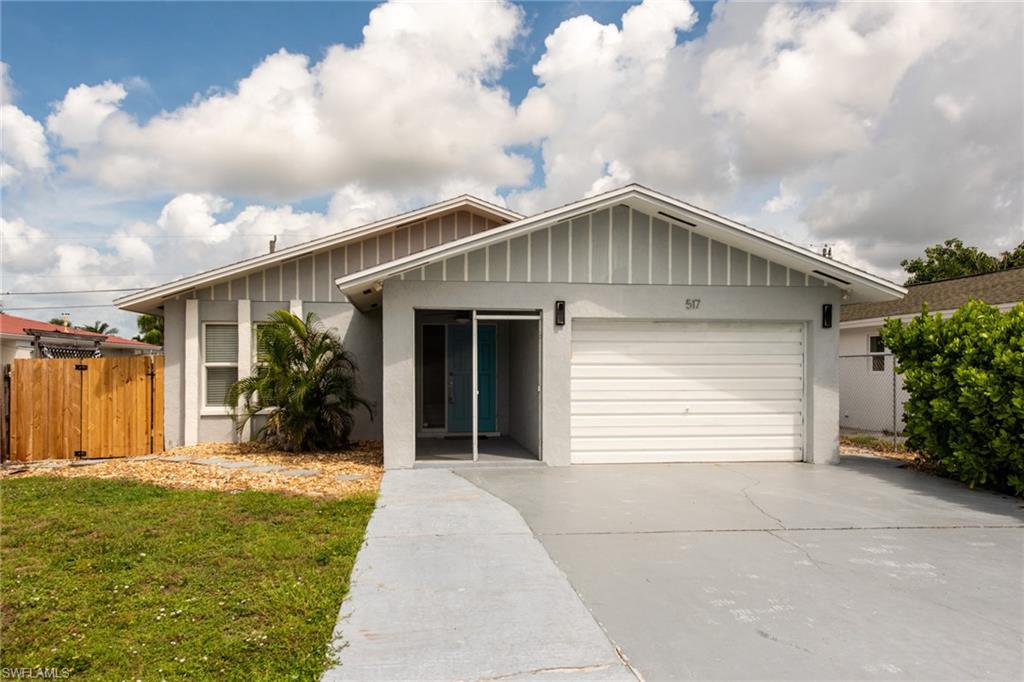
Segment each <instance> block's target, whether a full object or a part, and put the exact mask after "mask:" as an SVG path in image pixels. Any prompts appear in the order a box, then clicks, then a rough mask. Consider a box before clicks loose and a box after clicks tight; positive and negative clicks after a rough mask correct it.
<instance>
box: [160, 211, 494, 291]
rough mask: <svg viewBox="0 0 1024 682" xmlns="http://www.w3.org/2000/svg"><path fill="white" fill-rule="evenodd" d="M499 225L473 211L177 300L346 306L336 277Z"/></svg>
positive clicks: (398, 230) (301, 258) (406, 227)
mask: <svg viewBox="0 0 1024 682" xmlns="http://www.w3.org/2000/svg"><path fill="white" fill-rule="evenodd" d="M500 224H502V223H499V222H498V221H496V220H493V219H490V218H487V217H484V216H482V215H478V214H476V213H473V212H471V211H465V210H462V211H454V212H452V213H449V214H446V215H440V216H437V217H434V218H431V219H428V220H423V221H420V222H415V223H410V224H407V225H402V226H401V227H397V228H394V229H392V230H389V231H387V232H384V233H382V234H376V235H373V236H370V237H366V238H364V239H360V240H358V241H353V242H351V243H349V244H345V245H343V246H338V247H335V248H333V249H330V250H324V251H319V252H315V253H310V254H307V255H304V256H299V257H297V258H295V259H293V260H289V261H284V262H282V263H277V264H274V265H271V266H268V267H265V268H263V269H260V270H257V271H255V272H251V273H249V274H247V275H244V276H240V277H237V278H234V279H230V280H224V281H222V282H217V283H215V284H212V285H209V286H204V287H202V288H200V289H197V290H195V291H192V292H189V293H186V294H182V295H180V296H178V297H176V298H177V299H190V298H195V299H199V300H201V301H238V300H251V301H292V300H300V301H321V302H325V303H332V302H338V303H341V302H344V301H345V296H344V295H343V294H342V293H341V292H340V291H338V288H337V287H336V286H335V285H334V280H335V279H336V278H337V277H341V276H343V275H348V274H351V273H353V272H358V271H359V270H364V269H366V268H370V267H373V266H375V265H380V264H381V263H387V262H389V261H392V260H394V259H396V258H401V257H402V256H407V255H409V254H411V253H417V252H419V251H423V250H424V249H428V248H430V247H433V246H437V245H438V244H444V243H446V242H450V241H453V240H455V239H460V238H462V237H467V236H469V235H473V234H478V233H480V232H483V231H485V230H490V229H492V228H494V227H497V226H499V225H500Z"/></svg>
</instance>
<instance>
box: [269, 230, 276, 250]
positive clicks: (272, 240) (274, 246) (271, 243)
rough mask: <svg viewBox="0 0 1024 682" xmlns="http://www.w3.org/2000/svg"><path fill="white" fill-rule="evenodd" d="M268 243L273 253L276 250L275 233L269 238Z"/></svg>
mask: <svg viewBox="0 0 1024 682" xmlns="http://www.w3.org/2000/svg"><path fill="white" fill-rule="evenodd" d="M269 245H270V253H274V252H275V251H277V235H276V234H275V235H274V238H273V239H271V240H270V244H269Z"/></svg>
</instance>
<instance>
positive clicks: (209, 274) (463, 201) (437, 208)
mask: <svg viewBox="0 0 1024 682" xmlns="http://www.w3.org/2000/svg"><path fill="white" fill-rule="evenodd" d="M461 207H473V208H476V209H477V210H478V211H481V212H484V213H490V214H493V215H495V216H498V217H501V218H504V219H506V220H511V221H513V222H515V221H519V220H522V219H523V217H524V216H523V215H522V214H520V213H517V212H515V211H512V210H510V209H507V208H505V207H503V206H498V205H497V204H492V203H490V202H487V201H484V200H482V199H479V198H477V197H474V196H471V195H468V194H463V195H460V196H457V197H453V198H451V199H446V200H444V201H440V202H437V203H434V204H430V205H428V206H424V207H422V208H418V209H415V210H413V211H408V212H406V213H402V214H399V215H396V216H391V217H389V218H383V219H381V220H377V221H374V222H372V223H367V224H365V225H361V226H358V227H355V228H352V229H349V230H345V231H343V232H340V233H337V234H332V235H326V236H324V237H320V238H319V239H314V240H312V241H308V242H303V243H302V244H296V245H294V246H289V247H287V248H283V249H281V250H280V251H275V252H273V253H266V254H261V255H259V256H255V257H253V258H248V259H246V260H243V261H239V262H237V263H231V264H229V265H225V266H221V267H219V268H214V269H213V270H207V271H204V272H200V273H197V274H195V275H190V276H188V277H183V278H182V279H179V280H175V281H173V282H167V283H165V284H160V285H157V286H155V287H150V288H148V289H144V290H143V291H139V292H136V293H133V294H128V295H126V296H121V297H119V298H116V299H114V301H113V304H114V305H115V306H116V307H118V308H120V309H121V310H128V311H131V312H137V313H154V312H158V311H159V309H160V306H161V304H162V303H163V301H164V300H166V299H167V298H169V297H171V296H178V295H181V294H183V293H188V292H190V291H192V290H194V289H196V288H200V287H203V286H205V284H206V283H208V282H215V281H220V280H223V279H231V278H234V277H238V276H240V275H242V274H243V273H244V272H247V271H249V270H252V269H257V268H260V267H266V266H268V265H273V264H274V263H284V262H286V261H289V260H292V259H296V258H301V257H302V256H304V255H306V254H307V253H310V252H315V251H320V250H322V249H326V248H335V247H336V246H338V245H339V244H345V243H347V242H349V241H353V240H357V239H360V238H362V237H365V236H367V235H369V234H372V233H374V232H378V231H382V230H387V229H391V228H393V227H397V226H400V225H403V224H405V223H410V222H416V221H417V219H419V218H420V217H426V216H429V215H431V214H433V213H438V212H443V211H449V210H455V209H458V208H461Z"/></svg>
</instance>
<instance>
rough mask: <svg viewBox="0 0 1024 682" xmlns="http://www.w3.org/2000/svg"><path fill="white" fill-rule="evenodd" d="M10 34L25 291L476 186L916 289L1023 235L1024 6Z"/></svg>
mask: <svg viewBox="0 0 1024 682" xmlns="http://www.w3.org/2000/svg"><path fill="white" fill-rule="evenodd" d="M0 20H2V21H0V62H2V66H3V73H4V81H3V88H2V93H3V101H2V105H3V107H4V116H3V117H2V118H0V124H2V126H3V130H2V133H3V142H4V144H3V148H2V149H0V164H2V165H0V167H2V168H3V171H4V176H3V189H2V197H3V205H2V207H0V218H2V220H3V224H2V230H0V232H2V234H0V237H2V242H3V251H2V253H0V291H14V292H18V291H38V290H46V289H53V288H54V287H55V286H57V285H59V286H60V287H62V288H66V289H89V288H108V287H117V286H145V285H150V284H156V283H159V282H161V281H164V280H167V279H169V278H173V277H174V276H178V275H183V274H188V273H192V272H196V271H201V270H204V269H208V268H211V267H215V266H217V265H221V264H223V263H225V262H229V261H234V260H238V259H241V258H245V257H247V256H251V255H254V254H255V253H258V252H259V251H260V250H262V249H264V248H265V243H266V236H267V235H269V234H278V235H280V236H281V242H282V243H283V244H287V243H295V242H297V241H301V240H304V239H307V238H310V237H313V236H317V235H321V234H325V233H330V232H335V231H337V230H339V229H344V228H346V227H349V226H351V225H354V224H358V223H359V222H360V221H366V220H369V219H373V218H377V217H382V216H383V215H388V214H392V213H395V212H398V211H402V210H407V209H409V208H413V207H415V206H418V205H423V204H424V203H429V202H430V201H435V200H438V199H442V198H446V197H447V196H450V195H452V194H456V193H462V192H471V193H474V194H478V195H480V196H482V197H484V198H488V199H491V200H494V201H503V202H506V203H507V204H508V205H510V206H511V207H512V208H515V209H517V210H519V211H522V212H527V213H529V212H533V211H538V210H542V209H544V208H547V207H550V206H554V205H558V204H563V203H566V202H568V201H572V200H574V199H578V198H580V197H582V196H584V195H588V194H593V193H596V192H600V191H603V190H605V189H609V188H612V187H615V186H619V185H622V184H625V183H627V182H641V183H643V184H646V185H648V186H651V187H654V188H656V189H659V190H661V191H664V192H667V193H669V194H672V195H674V196H677V197H679V198H681V199H684V200H687V201H691V202H693V203H695V204H698V205H701V206H704V207H706V208H709V209H712V210H715V211H717V212H719V213H722V214H725V215H729V216H730V217H734V218H736V219H739V220H742V221H744V222H747V223H748V224H751V225H753V226H755V227H758V228H761V229H764V230H766V231H769V232H773V233H776V234H779V235H781V236H783V237H786V238H788V239H790V240H791V241H794V242H797V243H800V244H804V245H813V246H814V247H815V248H817V247H820V246H821V245H823V244H826V243H828V244H831V245H833V253H834V254H835V255H836V256H837V257H839V258H841V259H843V260H846V261H848V262H851V263H853V264H855V265H858V266H860V267H864V268H868V269H871V270H874V271H876V272H878V273H880V274H883V275H886V276H889V277H891V278H894V279H900V278H901V277H902V273H901V272H900V269H899V265H898V264H899V261H900V260H901V259H902V258H906V257H913V256H915V255H918V254H919V253H920V252H921V251H922V250H923V248H924V247H925V246H927V245H930V244H934V243H936V242H939V241H942V240H943V239H946V238H949V237H953V236H961V237H964V238H965V239H966V240H967V241H969V242H972V243H975V244H977V245H979V246H981V247H982V248H985V249H988V250H989V251H992V252H998V251H999V250H1002V249H1006V248H1009V247H1012V246H1013V245H1015V244H1016V243H1017V242H1019V241H1021V238H1022V237H1024V225H1022V222H1024V221H1022V219H1021V215H1022V213H1024V211H1022V208H1021V186H1022V185H1024V169H1022V167H1024V161H1022V159H1024V141H1022V131H1021V127H1020V125H1019V122H1020V120H1022V119H1024V92H1022V90H1024V88H1022V85H1021V84H1022V83H1024V66H1022V64H1021V60H1020V59H1019V56H1020V54H1021V52H1022V50H1024V44H1022V43H1024V37H1022V33H1024V28H1022V27H1024V6H1021V5H1013V4H999V3H987V4H982V5H972V4H952V3H846V2H836V3H803V4H796V3H779V4H771V3H727V4H720V5H714V4H712V3H694V4H691V3H688V2H687V0H669V1H667V2H655V1H653V0H650V1H649V2H646V3H642V4H640V5H637V4H635V3H626V2H528V3H518V4H515V5H512V4H509V3H508V2H507V0H506V1H505V2H495V3H488V4H482V3H465V4H457V3H448V4H443V3H420V4H411V5H403V4H400V3H383V4H380V5H377V4H371V3H341V2H338V3H333V2H257V3H243V2H221V3H207V2H180V3H178V2H174V3H172V2H149V3H144V2H102V3H93V2H76V3H58V2H3V3H2V4H0ZM364 31H365V34H364ZM364 35H365V36H366V37H365V38H364ZM337 45H344V46H345V48H346V49H345V50H344V51H338V50H334V51H329V50H330V48H331V47H332V46H337ZM282 50H283V51H284V52H281V51H282ZM538 74H539V75H538ZM506 93H507V98H506ZM965 226H969V227H965ZM110 298H111V296H109V295H108V296H101V295H98V294H87V293H83V294H82V295H79V296H71V297H68V298H66V299H65V300H63V301H61V302H60V303H54V308H53V309H52V310H47V311H41V312H38V313H34V314H37V315H39V316H45V315H47V314H49V313H50V312H59V311H60V308H61V306H62V305H72V304H75V305H85V304H96V305H108V304H109V300H110ZM41 302H42V299H38V298H33V297H23V296H19V295H5V296H3V299H2V304H3V305H4V306H5V307H6V308H7V309H13V308H15V307H19V306H20V307H29V306H31V307H35V306H37V305H39V304H40V303H41ZM96 314H102V315H106V316H108V317H110V318H111V319H115V320H118V321H119V322H120V324H121V325H122V326H125V325H129V326H130V323H131V320H130V319H129V318H128V317H127V316H125V315H124V314H123V313H119V312H116V311H113V310H112V309H110V308H109V305H108V307H107V308H105V309H104V308H97V309H96V313H94V312H92V311H86V312H85V313H84V315H85V316H87V317H92V316H95V315H96Z"/></svg>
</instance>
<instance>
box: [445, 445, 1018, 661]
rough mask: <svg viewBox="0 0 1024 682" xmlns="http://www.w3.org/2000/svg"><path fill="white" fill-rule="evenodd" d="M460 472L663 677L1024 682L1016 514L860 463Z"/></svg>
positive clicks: (991, 500) (978, 497)
mask: <svg viewBox="0 0 1024 682" xmlns="http://www.w3.org/2000/svg"><path fill="white" fill-rule="evenodd" d="M458 473H459V474H460V475H462V476H463V477H465V478H466V479H468V480H469V481H472V482H473V483H475V484H477V485H478V486H480V487H481V488H483V489H484V490H486V491H488V492H490V493H492V494H494V495H496V496H497V497H500V498H501V499H503V500H505V501H506V502H508V503H509V504H511V505H512V506H514V507H515V508H516V509H518V510H519V511H520V513H521V514H522V515H523V517H524V519H525V520H526V522H527V523H528V524H529V526H530V527H531V529H532V530H533V532H534V534H535V535H536V536H537V537H538V538H539V539H540V541H541V542H542V544H543V545H544V547H545V548H546V549H547V551H548V553H549V554H550V555H551V557H552V558H553V559H554V560H555V562H556V563H557V564H558V565H559V566H560V567H561V568H562V570H564V571H565V573H566V574H567V576H568V578H569V581H570V583H571V584H572V586H573V587H574V588H575V589H576V591H577V592H578V593H579V594H580V596H581V597H582V599H583V602H584V603H585V604H586V606H587V607H588V608H589V609H590V610H591V612H592V613H593V614H594V617H595V618H596V619H597V621H598V622H599V623H600V624H601V626H602V627H603V628H604V629H605V630H606V632H607V633H608V635H609V637H610V639H611V640H612V641H613V642H614V643H615V644H616V645H617V646H618V647H619V648H620V649H621V651H622V653H623V654H624V656H625V658H626V659H628V660H629V662H630V664H631V665H632V666H633V667H634V668H635V669H637V670H638V671H639V673H640V674H641V675H643V676H644V677H645V678H646V679H648V680H667V679H685V678H696V679H780V678H786V679H838V678H843V679H968V678H971V679H978V678H987V679H1021V678H1022V676H1024V644H1022V642H1024V639H1022V638H1024V589H1022V584H1024V582H1022V581H1024V512H1022V508H1021V504H1020V501H1019V500H1015V499H1012V498H1008V497H1004V496H1000V495H995V494H991V493H987V492H979V491H970V490H967V489H966V488H964V487H963V486H960V485H958V484H956V483H952V482H949V481H944V480H941V479H938V478H935V477H932V476H929V475H926V474H921V473H917V472H914V471H909V470H905V469H901V468H899V467H898V465H897V464H896V463H893V462H890V461H886V460H880V459H875V458H868V457H852V456H851V457H844V459H843V464H842V465H840V466H835V467H833V466H812V465H806V464H721V465H697V464H693V465H685V464H684V465H611V466H578V467H567V468H547V467H530V468H525V467H524V468H516V469H512V468H507V469H462V470H459V471H458Z"/></svg>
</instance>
